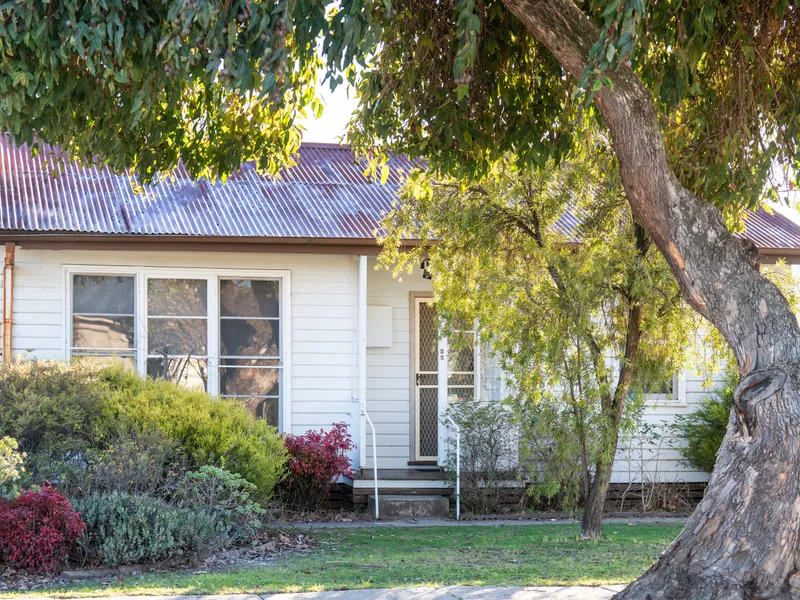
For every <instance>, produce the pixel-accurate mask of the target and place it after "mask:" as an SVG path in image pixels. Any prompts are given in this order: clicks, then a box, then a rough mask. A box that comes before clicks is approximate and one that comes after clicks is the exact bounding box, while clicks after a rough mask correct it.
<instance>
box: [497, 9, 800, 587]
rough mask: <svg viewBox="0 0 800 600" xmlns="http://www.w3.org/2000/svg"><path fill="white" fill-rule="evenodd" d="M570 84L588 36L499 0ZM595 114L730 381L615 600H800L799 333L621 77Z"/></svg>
mask: <svg viewBox="0 0 800 600" xmlns="http://www.w3.org/2000/svg"><path fill="white" fill-rule="evenodd" d="M504 2H505V4H506V6H507V7H508V8H509V10H511V11H512V12H513V13H514V14H515V15H516V16H517V17H518V18H519V19H520V20H521V22H522V23H523V24H524V25H525V27H526V28H527V30H528V31H529V32H530V34H531V35H532V36H533V37H534V38H536V39H537V40H538V41H539V42H540V43H542V44H543V45H544V46H545V47H547V48H548V49H549V50H550V52H552V54H553V55H554V56H555V57H556V59H557V60H558V61H559V62H560V63H561V65H562V66H563V67H564V68H565V69H566V70H567V71H568V72H569V73H571V74H572V76H573V77H575V78H576V79H577V78H579V77H580V76H581V74H582V73H583V69H584V65H585V63H586V59H587V56H588V54H589V50H590V48H591V46H592V44H593V43H594V42H595V41H596V40H597V38H598V32H597V29H596V28H595V27H594V26H593V25H592V24H591V23H590V22H589V20H588V19H587V18H586V16H585V15H584V14H583V12H582V11H581V10H580V9H579V8H578V7H577V6H575V4H574V3H573V2H572V1H571V0H504ZM608 75H609V77H610V78H611V80H612V81H613V83H614V86H613V88H610V87H604V88H603V89H601V90H600V91H599V92H598V93H597V95H596V96H595V102H596V105H597V107H598V109H599V110H600V113H601V114H602V116H603V119H604V122H605V124H606V126H607V127H608V128H609V130H610V131H611V136H612V141H613V145H614V150H615V152H616V155H617V157H618V159H619V165H620V176H621V178H622V182H623V185H624V187H625V192H626V196H627V199H628V202H629V203H630V205H631V209H632V212H633V215H634V218H635V219H636V221H637V222H639V223H641V224H642V226H644V227H645V229H646V230H647V231H648V232H649V233H650V235H651V236H652V238H653V241H654V242H655V243H656V245H657V246H658V248H659V250H660V251H661V252H662V254H663V255H664V257H665V258H666V260H667V262H668V263H669V265H670V267H671V269H672V272H673V273H674V274H675V277H676V278H677V280H678V282H679V284H680V286H681V289H682V291H683V294H684V297H685V298H686V300H687V301H688V302H689V303H690V304H691V305H692V306H693V307H694V308H695V309H696V310H697V311H698V312H699V313H700V314H701V315H703V316H704V317H705V318H707V319H708V320H709V321H711V323H713V324H714V326H716V327H717V328H718V329H719V331H720V332H721V333H722V335H723V336H724V337H725V339H726V340H727V341H728V343H729V344H730V345H731V347H732V349H733V351H734V354H735V355H736V360H737V362H738V364H739V368H740V371H741V373H742V378H741V380H740V383H739V386H738V388H737V390H736V394H735V397H734V405H735V410H734V411H733V412H732V414H731V419H730V422H729V425H728V433H727V435H726V436H725V440H724V441H723V444H722V447H721V449H720V452H719V455H718V459H717V465H716V468H715V469H714V473H713V474H712V477H711V481H710V483H709V486H708V489H707V491H706V494H705V497H704V498H703V501H702V502H701V503H700V505H699V506H698V508H697V510H696V511H695V512H694V514H693V515H692V517H691V518H690V519H689V522H688V523H687V525H686V527H685V528H684V530H683V532H682V533H681V534H680V536H678V539H677V540H675V542H673V544H672V545H671V546H670V547H669V548H668V549H667V550H666V551H665V553H664V554H663V555H662V557H661V558H660V559H659V561H658V562H657V563H656V564H655V565H654V566H653V567H651V568H650V569H649V570H648V571H647V572H646V573H645V574H644V575H643V576H642V577H641V578H640V579H639V580H638V581H636V582H634V583H633V584H631V585H630V586H629V587H628V588H627V589H626V590H625V591H623V592H621V593H620V594H619V596H618V597H619V598H625V599H628V598H637V599H638V598H641V599H643V600H644V599H652V600H655V599H662V598H663V599H666V598H676V599H677V598H680V599H698V600H700V599H703V600H708V599H710V600H714V599H723V598H724V599H726V600H727V599H736V598H741V599H745V598H747V599H751V598H753V599H756V598H764V599H766V598H787V599H788V598H792V597H800V573H798V568H800V543H799V542H800V539H799V538H800V461H798V445H800V329H798V325H797V320H796V318H795V316H794V314H793V313H792V311H791V309H790V307H789V304H788V303H787V302H786V300H785V298H783V296H782V295H781V294H780V292H779V291H778V289H777V288H776V287H775V286H774V285H772V284H771V283H770V282H769V281H767V280H766V279H765V278H764V277H762V276H761V275H760V273H759V272H758V267H757V260H756V253H755V252H754V248H753V245H752V244H749V243H747V242H742V241H740V240H737V239H736V238H734V237H733V236H732V235H731V234H730V233H729V232H728V230H727V229H726V227H725V223H724V221H723V219H722V216H721V214H720V213H719V211H718V210H717V209H716V208H714V207H713V206H711V205H710V204H707V203H705V202H703V201H702V200H700V199H699V198H697V197H695V196H694V195H692V194H691V193H690V192H689V191H687V190H686V189H685V188H683V186H681V184H680V183H679V182H678V180H677V178H676V177H675V175H674V174H673V173H672V171H671V170H670V168H669V165H668V163H667V157H666V152H665V149H664V143H663V139H662V136H661V131H660V128H659V122H658V118H657V115H656V112H655V108H654V106H653V102H652V98H651V96H650V93H649V92H648V91H647V90H646V89H645V88H644V87H643V85H642V84H641V82H640V81H639V80H638V78H637V77H636V75H635V74H634V73H633V71H632V70H631V69H630V68H627V67H620V68H619V69H618V70H616V71H613V72H610V73H608Z"/></svg>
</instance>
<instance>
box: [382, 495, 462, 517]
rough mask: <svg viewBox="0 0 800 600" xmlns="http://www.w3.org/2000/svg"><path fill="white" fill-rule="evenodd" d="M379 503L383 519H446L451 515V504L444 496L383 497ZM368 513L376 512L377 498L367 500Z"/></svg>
mask: <svg viewBox="0 0 800 600" xmlns="http://www.w3.org/2000/svg"><path fill="white" fill-rule="evenodd" d="M379 503H380V507H379V508H380V517H381V519H409V518H417V517H422V518H424V517H439V518H446V517H447V516H448V515H449V514H450V502H448V500H447V498H445V497H444V496H413V495H397V494H391V495H386V496H384V495H381V496H379ZM367 512H368V513H370V514H372V513H374V512H375V496H370V497H369V498H368V499H367Z"/></svg>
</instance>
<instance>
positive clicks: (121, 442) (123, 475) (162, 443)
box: [61, 425, 186, 498]
mask: <svg viewBox="0 0 800 600" xmlns="http://www.w3.org/2000/svg"><path fill="white" fill-rule="evenodd" d="M119 429H120V430H119V431H118V432H117V433H116V434H115V435H114V437H113V438H112V439H111V440H110V441H109V443H108V444H107V445H106V446H105V447H103V448H101V449H95V450H92V451H90V452H87V454H86V461H87V465H86V468H85V469H84V470H82V471H81V470H78V469H67V470H66V471H65V477H64V483H63V484H62V485H61V489H63V490H65V491H66V492H67V493H68V494H69V496H70V497H71V498H82V497H86V496H89V495H92V494H104V493H109V492H123V493H127V494H142V495H147V496H157V497H167V496H170V495H171V494H172V493H174V491H175V489H176V488H177V487H178V484H179V482H180V480H181V479H182V477H183V475H184V471H185V464H186V459H185V457H184V455H183V452H182V451H181V447H180V444H179V443H178V442H177V441H176V440H173V439H170V438H168V437H167V436H166V435H164V434H163V433H161V432H160V431H158V430H144V431H139V430H137V429H135V428H133V427H130V426H126V425H122V426H121V427H120V428H119Z"/></svg>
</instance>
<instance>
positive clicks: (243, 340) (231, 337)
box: [219, 319, 280, 356]
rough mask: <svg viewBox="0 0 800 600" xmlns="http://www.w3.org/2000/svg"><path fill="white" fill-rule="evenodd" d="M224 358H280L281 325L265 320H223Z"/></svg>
mask: <svg viewBox="0 0 800 600" xmlns="http://www.w3.org/2000/svg"><path fill="white" fill-rule="evenodd" d="M219 335H220V345H221V350H222V351H221V352H220V354H221V355H222V356H278V355H279V353H280V325H279V323H278V321H272V320H269V321H268V320H264V319H221V320H220V332H219Z"/></svg>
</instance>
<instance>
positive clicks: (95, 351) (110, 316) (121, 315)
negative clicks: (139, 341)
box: [70, 275, 136, 368]
mask: <svg viewBox="0 0 800 600" xmlns="http://www.w3.org/2000/svg"><path fill="white" fill-rule="evenodd" d="M135 283H136V280H135V278H134V277H132V276H117V275H75V276H74V277H73V280H72V323H71V325H72V326H71V328H70V330H71V335H70V338H71V341H70V350H71V352H70V354H71V356H75V357H78V356H92V357H98V358H101V359H118V360H122V361H123V363H125V364H127V365H128V366H130V367H131V368H133V366H134V365H135V364H136V335H135V323H134V315H135V308H134V307H135V304H136V296H135Z"/></svg>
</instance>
